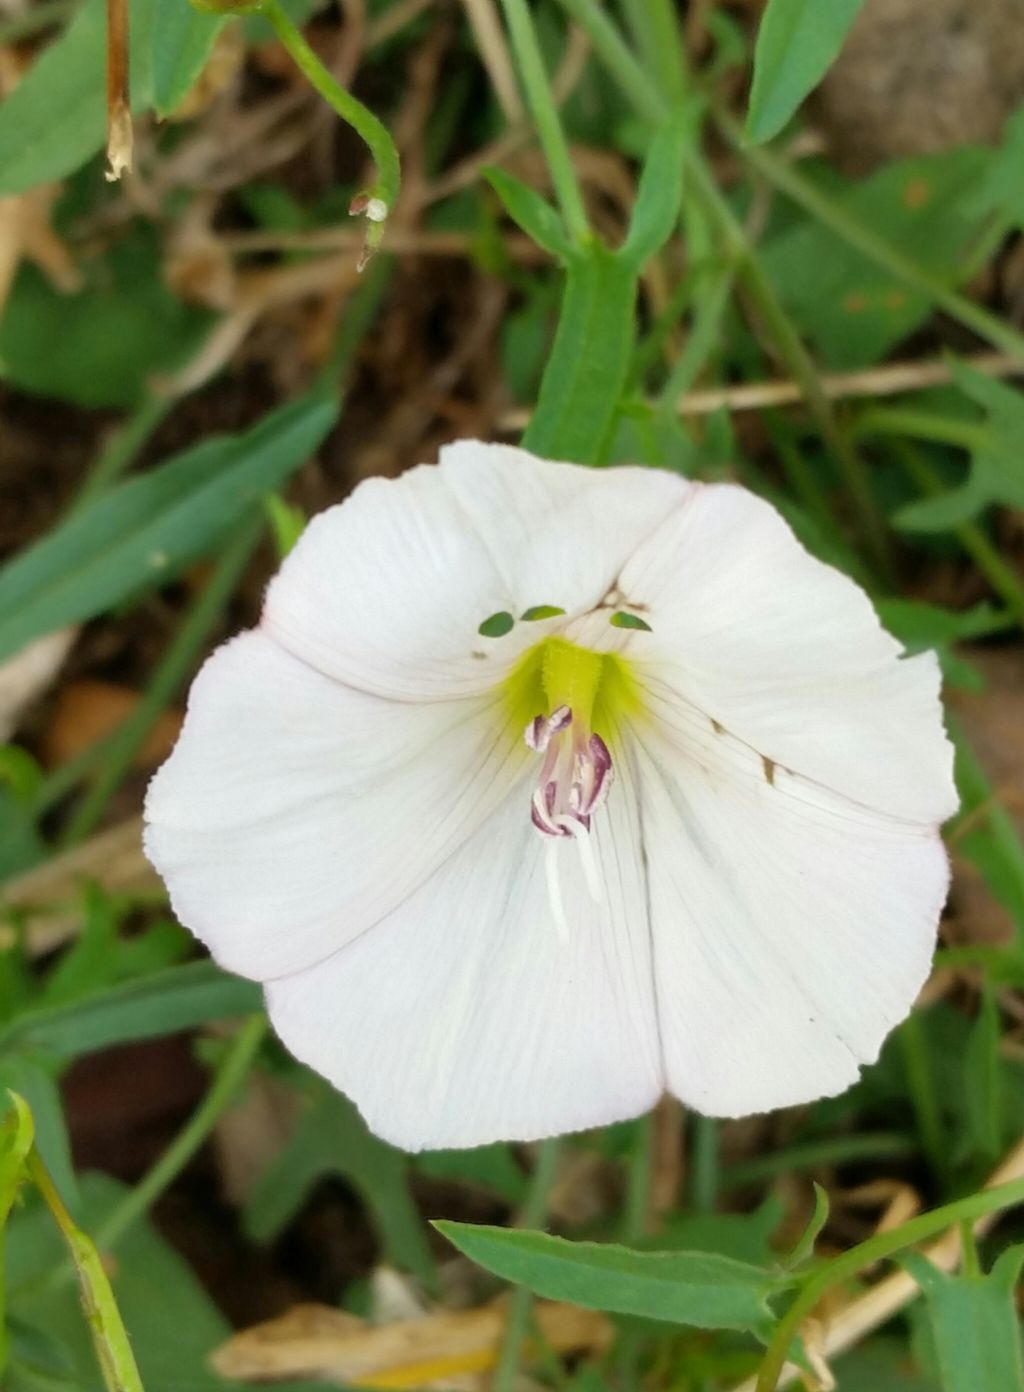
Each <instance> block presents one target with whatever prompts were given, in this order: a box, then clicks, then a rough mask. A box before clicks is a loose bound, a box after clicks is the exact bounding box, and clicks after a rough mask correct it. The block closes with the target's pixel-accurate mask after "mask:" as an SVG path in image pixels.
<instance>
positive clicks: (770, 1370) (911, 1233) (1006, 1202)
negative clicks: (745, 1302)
mask: <svg viewBox="0 0 1024 1392" xmlns="http://www.w3.org/2000/svg"><path fill="white" fill-rule="evenodd" d="M1020 1203H1024V1179H1015V1180H1012V1181H1011V1182H1010V1183H1009V1184H999V1185H996V1186H995V1187H994V1188H992V1189H984V1190H982V1191H981V1192H980V1193H978V1194H970V1195H969V1196H968V1197H967V1198H965V1199H957V1200H956V1201H955V1202H954V1203H949V1204H945V1205H944V1206H943V1207H942V1208H936V1209H933V1210H932V1212H931V1213H922V1214H921V1215H920V1217H917V1218H911V1219H910V1221H909V1222H907V1223H903V1224H901V1225H900V1227H898V1228H893V1229H891V1231H889V1232H885V1233H876V1234H875V1236H874V1237H869V1238H868V1239H867V1241H866V1242H861V1243H859V1244H858V1245H857V1246H856V1247H851V1248H850V1250H849V1251H848V1252H843V1253H842V1254H841V1255H840V1256H838V1257H835V1258H833V1260H832V1261H830V1262H826V1264H825V1265H824V1266H821V1267H818V1269H817V1270H815V1271H813V1272H812V1273H811V1274H810V1275H809V1276H808V1278H807V1280H806V1281H805V1282H804V1283H803V1285H802V1286H801V1287H800V1290H799V1291H798V1293H797V1296H796V1299H795V1300H794V1301H793V1303H792V1305H791V1306H790V1307H789V1309H788V1310H787V1311H786V1313H785V1315H783V1317H782V1319H781V1320H780V1321H779V1324H778V1326H777V1328H776V1330H775V1333H774V1335H773V1336H772V1341H771V1343H770V1344H769V1346H768V1351H767V1353H766V1354H765V1357H764V1362H763V1363H762V1364H761V1371H760V1372H759V1374H758V1377H757V1392H775V1387H776V1385H777V1383H778V1380H779V1375H780V1373H781V1372H782V1368H783V1365H784V1364H785V1362H786V1358H787V1356H788V1354H789V1351H790V1347H791V1345H792V1343H793V1340H794V1338H795V1337H796V1335H797V1333H798V1332H799V1329H800V1326H801V1325H802V1324H803V1322H804V1320H805V1319H806V1318H807V1316H808V1315H809V1314H810V1313H811V1311H812V1310H813V1309H814V1307H815V1306H816V1305H817V1303H818V1301H819V1300H820V1299H821V1298H822V1296H823V1295H824V1294H825V1292H826V1291H827V1290H829V1288H830V1287H832V1286H834V1285H838V1284H839V1282H840V1281H845V1280H847V1279H848V1278H849V1277H851V1276H856V1275H857V1273H858V1272H859V1271H861V1270H863V1269H864V1267H867V1266H873V1265H874V1264H875V1263H876V1262H879V1261H883V1260H884V1259H885V1258H886V1257H891V1256H893V1255H894V1254H895V1253H896V1252H901V1251H902V1250H903V1249H904V1248H905V1247H913V1246H915V1245H916V1244H917V1243H919V1242H924V1241H925V1240H926V1239H927V1238H929V1237H934V1236H935V1234H936V1233H940V1232H942V1230H943V1229H944V1228H948V1227H951V1226H952V1225H953V1224H955V1223H960V1222H974V1221H976V1220H977V1219H978V1218H984V1217H985V1215H986V1214H989V1213H999V1212H1000V1211H1001V1210H1002V1209H1004V1208H1011V1207H1013V1206H1014V1205H1016V1204H1020Z"/></svg>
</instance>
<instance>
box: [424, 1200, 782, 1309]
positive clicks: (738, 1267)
mask: <svg viewBox="0 0 1024 1392" xmlns="http://www.w3.org/2000/svg"><path fill="white" fill-rule="evenodd" d="M435 1226H436V1227H437V1229H438V1231H439V1232H442V1233H443V1234H444V1236H445V1237H447V1238H448V1240H449V1242H451V1243H452V1244H453V1245H454V1246H455V1247H457V1248H458V1249H459V1251H460V1252H462V1253H463V1254H464V1255H465V1256H467V1257H469V1258H470V1259H471V1260H472V1261H475V1262H476V1263H477V1264H478V1265H479V1266H482V1267H484V1268H485V1269H486V1270H488V1271H491V1272H493V1273H494V1274H495V1275H496V1276H501V1277H502V1278H503V1279H504V1280H506V1281H513V1282H515V1283H516V1284H519V1285H524V1286H528V1287H529V1289H530V1290H532V1291H534V1292H535V1294H537V1295H541V1296H544V1297H546V1298H547V1299H551V1300H567V1301H570V1302H571V1303H572V1304H575V1305H582V1306H583V1307H584V1308H586V1309H590V1310H607V1311H609V1312H611V1313H614V1314H621V1315H639V1316H642V1317H643V1318H645V1319H656V1320H666V1321H668V1322H670V1323H672V1324H686V1325H694V1326H696V1327H697V1328H700V1329H743V1330H748V1331H751V1332H752V1333H755V1334H760V1335H764V1334H766V1333H767V1331H768V1329H769V1328H770V1327H771V1323H772V1312H771V1309H770V1307H769V1305H768V1301H769V1299H770V1298H771V1297H772V1296H774V1295H777V1294H778V1293H779V1292H780V1291H781V1290H783V1289H784V1288H785V1287H786V1286H787V1285H789V1284H790V1278H788V1277H785V1276H779V1275H776V1274H775V1273H773V1272H770V1271H766V1270H764V1269H762V1268H761V1267H757V1266H750V1265H748V1264H747V1263H746V1262H739V1261H734V1260H733V1259H732V1258H731V1257H722V1256H717V1255H715V1254H712V1253H706V1252H636V1251H633V1250H631V1249H630V1248H627V1247H619V1246H616V1245H614V1244H611V1243H609V1244H608V1245H603V1244H599V1243H595V1242H567V1241H566V1240H565V1239H564V1238H560V1237H550V1236H548V1234H547V1233H540V1232H522V1231H516V1230H513V1229H510V1228H492V1227H474V1226H473V1225H472V1224H469V1223H437V1224H435Z"/></svg>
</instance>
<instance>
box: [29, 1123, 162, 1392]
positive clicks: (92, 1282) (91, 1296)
mask: <svg viewBox="0 0 1024 1392" xmlns="http://www.w3.org/2000/svg"><path fill="white" fill-rule="evenodd" d="M25 1163H26V1170H27V1172H28V1177H29V1179H31V1181H32V1183H33V1184H34V1185H35V1187H36V1188H37V1189H38V1190H39V1193H40V1194H41V1195H42V1198H43V1202H44V1203H45V1204H46V1206H47V1208H48V1209H49V1210H50V1213H51V1214H52V1215H53V1220H54V1222H55V1223H56V1224H57V1227H58V1228H59V1229H60V1232H61V1236H62V1237H63V1238H64V1241H65V1243H66V1244H67V1248H68V1251H69V1252H70V1253H71V1260H72V1262H73V1263H74V1269H75V1271H76V1272H77V1273H78V1282H79V1286H80V1288H81V1292H82V1304H83V1306H84V1308H85V1317H86V1320H87V1321H88V1323H89V1329H90V1332H91V1333H92V1338H93V1345H94V1347H95V1349H96V1356H97V1358H98V1359H99V1364H100V1369H101V1371H102V1373H103V1381H104V1383H105V1384H106V1387H107V1392H143V1387H142V1379H141V1377H140V1376H139V1370H138V1367H137V1365H136V1363H135V1358H134V1355H133V1354H132V1350H131V1345H130V1343H129V1342H128V1334H127V1332H126V1330H125V1327H124V1321H123V1320H122V1319H121V1313H120V1311H119V1310H118V1308H117V1302H116V1300H115V1299H114V1292H113V1291H112V1290H111V1287H110V1280H109V1278H108V1276H107V1273H106V1272H105V1271H104V1269H103V1263H102V1261H101V1260H100V1255H99V1252H98V1251H97V1248H96V1244H95V1243H94V1242H93V1241H92V1240H91V1239H90V1238H89V1236H88V1235H87V1234H86V1233H84V1232H82V1230H81V1229H80V1228H79V1227H78V1226H77V1224H76V1223H75V1222H74V1220H73V1219H72V1217H71V1214H70V1213H69V1212H68V1211H67V1209H66V1208H65V1206H64V1201H63V1199H62V1198H61V1196H60V1194H59V1193H58V1192H57V1187H56V1185H55V1184H54V1182H53V1180H52V1179H51V1178H50V1175H49V1172H48V1171H47V1169H46V1166H45V1165H44V1164H43V1162H42V1160H41V1159H40V1158H39V1155H38V1153H37V1152H36V1151H35V1150H32V1151H31V1152H30V1154H29V1156H28V1159H27V1160H26V1162H25ZM62 1269H63V1268H62Z"/></svg>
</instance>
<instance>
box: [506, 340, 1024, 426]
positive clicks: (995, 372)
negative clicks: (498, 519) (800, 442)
mask: <svg viewBox="0 0 1024 1392" xmlns="http://www.w3.org/2000/svg"><path fill="white" fill-rule="evenodd" d="M966 362H967V366H968V367H971V368H973V369H974V371H975V372H983V373H984V374H985V375H986V376H988V377H1013V376H1020V375H1024V362H1022V361H1021V359H1020V358H1015V357H1011V356H1010V355H1009V354H1007V353H979V354H977V355H976V356H975V357H973V358H968V359H967V360H966ZM820 380H821V386H822V389H823V391H824V393H825V395H826V396H827V397H828V398H829V400H830V401H845V400H852V399H853V398H856V397H867V396H900V395H902V394H903V393H905V392H914V391H921V390H922V389H923V388H925V387H937V386H944V385H945V384H946V383H947V382H951V381H952V380H953V373H952V369H951V367H950V365H949V364H948V363H946V362H945V361H941V360H938V361H929V362H905V363H889V364H888V365H887V366H885V367H872V368H867V369H866V370H865V371H863V372H831V373H826V374H824V375H823V376H822V377H821V379H820ZM802 400H803V392H802V391H801V388H800V384H799V383H798V382H794V381H791V380H788V379H787V380H784V381H776V382H749V383H744V384H743V385H741V386H735V387H712V388H709V389H706V390H702V391H692V392H687V393H686V395H685V396H682V397H680V399H679V401H678V403H677V406H676V409H677V410H678V412H679V414H680V415H681V416H708V415H712V414H713V413H714V412H715V411H720V410H722V409H723V408H724V409H725V410H727V411H756V410H760V409H762V408H764V407H768V406H793V405H796V404H798V403H799V402H801V401H802ZM530 414H531V413H530V411H529V409H528V408H518V409H516V410H511V411H506V412H505V413H504V415H503V416H502V417H501V420H500V422H499V427H500V429H501V431H502V433H503V434H510V435H511V434H515V433H516V432H518V431H520V430H522V429H523V427H524V426H525V425H526V423H527V422H528V421H529V419H530Z"/></svg>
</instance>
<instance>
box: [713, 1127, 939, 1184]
mask: <svg viewBox="0 0 1024 1392" xmlns="http://www.w3.org/2000/svg"><path fill="white" fill-rule="evenodd" d="M916 1153H917V1144H916V1142H915V1141H913V1140H912V1139H911V1138H910V1137H909V1136H901V1135H900V1134H899V1133H898V1132H894V1131H893V1132H888V1131H885V1132H876V1133H875V1134H874V1135H866V1136H865V1135H858V1136H831V1137H829V1138H828V1139H826V1140H821V1141H806V1142H804V1144H803V1145H796V1146H790V1147H789V1148H788V1149H787V1150H780V1151H775V1152H773V1153H772V1154H770V1155H760V1156H758V1157H757V1159H756V1160H745V1161H742V1162H741V1163H740V1164H737V1165H730V1166H729V1167H728V1169H726V1170H723V1172H722V1187H723V1188H724V1189H738V1188H740V1187H741V1186H743V1185H748V1184H751V1185H752V1184H763V1183H765V1182H766V1181H768V1180H772V1179H775V1178H776V1176H778V1175H780V1174H792V1173H796V1172H797V1171H802V1170H813V1169H817V1168H818V1167H819V1166H822V1165H845V1164H848V1163H849V1162H850V1161H852V1160H895V1159H903V1158H905V1157H909V1156H912V1155H915V1154H916Z"/></svg>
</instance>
